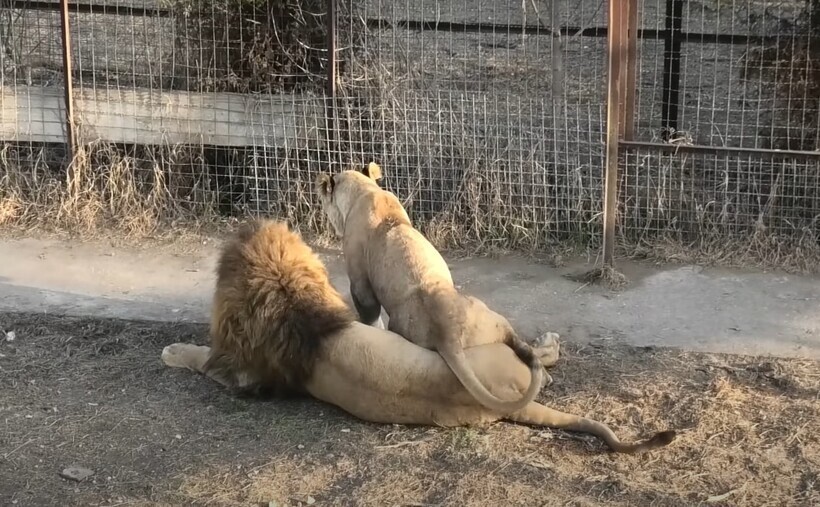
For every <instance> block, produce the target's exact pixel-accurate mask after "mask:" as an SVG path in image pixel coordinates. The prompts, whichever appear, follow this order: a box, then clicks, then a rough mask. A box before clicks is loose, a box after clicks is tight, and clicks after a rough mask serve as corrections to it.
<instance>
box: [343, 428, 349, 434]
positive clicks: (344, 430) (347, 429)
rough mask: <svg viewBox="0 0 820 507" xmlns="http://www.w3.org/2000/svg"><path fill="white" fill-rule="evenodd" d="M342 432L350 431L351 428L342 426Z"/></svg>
mask: <svg viewBox="0 0 820 507" xmlns="http://www.w3.org/2000/svg"><path fill="white" fill-rule="evenodd" d="M342 433H350V428H342Z"/></svg>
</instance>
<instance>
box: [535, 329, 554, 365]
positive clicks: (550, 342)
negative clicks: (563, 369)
mask: <svg viewBox="0 0 820 507" xmlns="http://www.w3.org/2000/svg"><path fill="white" fill-rule="evenodd" d="M559 339H560V336H558V333H553V332H547V333H544V334H542V335H541V336H539V337H538V338H536V339H535V342H534V343H533V345H532V348H533V352H534V353H535V357H537V358H538V360H539V361H540V362H541V364H542V365H544V366H553V365H554V364H555V363H557V362H558V356H559V351H560V348H561V346H560V344H559V343H558V340H559Z"/></svg>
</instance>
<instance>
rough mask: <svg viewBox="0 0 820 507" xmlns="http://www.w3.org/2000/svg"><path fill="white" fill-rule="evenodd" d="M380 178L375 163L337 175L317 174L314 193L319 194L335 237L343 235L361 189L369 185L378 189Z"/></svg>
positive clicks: (380, 175)
mask: <svg viewBox="0 0 820 507" xmlns="http://www.w3.org/2000/svg"><path fill="white" fill-rule="evenodd" d="M381 177H382V170H381V167H379V164H377V163H375V162H370V163H369V164H367V165H366V166H364V167H362V168H361V169H358V170H357V169H348V170H346V171H342V172H340V173H338V174H330V173H325V172H323V173H320V174H319V176H318V177H317V178H316V193H317V194H319V202H320V203H321V205H322V210H323V211H324V213H325V216H327V218H328V221H330V225H331V227H333V232H334V233H335V234H336V236H338V237H342V235H344V230H345V217H346V216H347V212H348V211H349V210H350V206H352V205H353V202H354V201H355V199H356V197H358V195H359V194H360V193H361V189H362V188H363V187H364V188H366V187H368V186H371V185H372V186H375V187H376V188H378V183H376V182H377V181H378V180H380V179H381Z"/></svg>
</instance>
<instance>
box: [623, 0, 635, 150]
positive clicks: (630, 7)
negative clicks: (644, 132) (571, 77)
mask: <svg viewBox="0 0 820 507" xmlns="http://www.w3.org/2000/svg"><path fill="white" fill-rule="evenodd" d="M626 3H627V6H626V10H627V13H626V18H627V19H626V75H625V76H624V77H625V79H624V80H623V81H622V82H624V88H623V95H624V100H623V104H624V107H623V111H622V113H621V118H622V122H621V126H622V128H621V137H622V139H623V140H625V141H632V140H634V137H635V95H636V92H637V86H636V84H637V83H636V81H637V76H638V0H627V2H626Z"/></svg>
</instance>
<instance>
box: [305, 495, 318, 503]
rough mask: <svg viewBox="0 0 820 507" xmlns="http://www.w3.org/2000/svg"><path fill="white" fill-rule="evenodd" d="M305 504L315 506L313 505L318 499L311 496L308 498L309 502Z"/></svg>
mask: <svg viewBox="0 0 820 507" xmlns="http://www.w3.org/2000/svg"><path fill="white" fill-rule="evenodd" d="M305 503H306V504H308V505H313V504H315V503H316V499H315V498H313V497H312V496H309V497H307V501H306V502H305Z"/></svg>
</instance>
